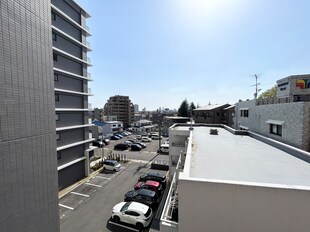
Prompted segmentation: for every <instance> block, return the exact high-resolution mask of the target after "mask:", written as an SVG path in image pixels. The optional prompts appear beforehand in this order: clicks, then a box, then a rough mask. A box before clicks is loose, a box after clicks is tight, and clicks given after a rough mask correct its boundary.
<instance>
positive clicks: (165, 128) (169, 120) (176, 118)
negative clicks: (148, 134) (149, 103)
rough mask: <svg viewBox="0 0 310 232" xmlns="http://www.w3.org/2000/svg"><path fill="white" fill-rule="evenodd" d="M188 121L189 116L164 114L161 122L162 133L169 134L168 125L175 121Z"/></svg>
mask: <svg viewBox="0 0 310 232" xmlns="http://www.w3.org/2000/svg"><path fill="white" fill-rule="evenodd" d="M187 122H190V117H179V116H165V117H164V118H163V122H162V135H163V136H169V127H171V126H172V125H173V124H176V123H187Z"/></svg>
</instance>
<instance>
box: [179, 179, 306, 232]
mask: <svg viewBox="0 0 310 232" xmlns="http://www.w3.org/2000/svg"><path fill="white" fill-rule="evenodd" d="M178 191H179V231H180V232H188V231H208V232H215V231H218V232H293V231H294V232H308V231H310V229H309V228H310V220H309V215H310V200H309V199H310V191H307V190H298V189H284V188H271V187H269V188H268V187H257V186H246V185H238V184H227V183H216V182H202V181H189V180H184V179H183V180H181V179H180V180H179V188H178Z"/></svg>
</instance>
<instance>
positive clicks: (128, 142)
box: [124, 140, 132, 147]
mask: <svg viewBox="0 0 310 232" xmlns="http://www.w3.org/2000/svg"><path fill="white" fill-rule="evenodd" d="M124 143H126V144H127V145H128V147H131V145H132V142H131V141H129V140H126V141H125V142H124Z"/></svg>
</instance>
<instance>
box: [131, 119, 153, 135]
mask: <svg viewBox="0 0 310 232" xmlns="http://www.w3.org/2000/svg"><path fill="white" fill-rule="evenodd" d="M155 128H156V126H155V125H153V123H152V121H150V120H146V119H141V120H138V121H135V122H134V123H133V124H132V128H131V129H132V131H136V132H150V131H153V130H155Z"/></svg>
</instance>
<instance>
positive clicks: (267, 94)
mask: <svg viewBox="0 0 310 232" xmlns="http://www.w3.org/2000/svg"><path fill="white" fill-rule="evenodd" d="M276 96H277V86H276V85H275V86H273V87H272V88H270V89H267V90H266V91H264V92H262V93H261V94H260V95H259V96H258V99H266V98H274V97H276Z"/></svg>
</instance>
